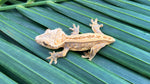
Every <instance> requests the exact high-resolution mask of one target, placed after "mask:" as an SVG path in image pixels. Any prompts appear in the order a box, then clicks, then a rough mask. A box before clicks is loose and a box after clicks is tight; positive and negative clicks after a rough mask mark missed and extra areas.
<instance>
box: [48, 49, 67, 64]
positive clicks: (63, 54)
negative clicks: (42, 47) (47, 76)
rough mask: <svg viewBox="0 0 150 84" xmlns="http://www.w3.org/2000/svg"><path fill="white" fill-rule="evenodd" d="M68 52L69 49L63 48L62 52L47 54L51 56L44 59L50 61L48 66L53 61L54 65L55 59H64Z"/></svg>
mask: <svg viewBox="0 0 150 84" xmlns="http://www.w3.org/2000/svg"><path fill="white" fill-rule="evenodd" d="M68 51H69V48H64V50H63V51H61V52H55V51H53V52H49V53H50V55H51V56H50V57H47V58H46V59H51V61H50V62H49V64H52V62H53V61H54V63H55V64H57V58H59V57H65V56H66V54H67V52H68Z"/></svg>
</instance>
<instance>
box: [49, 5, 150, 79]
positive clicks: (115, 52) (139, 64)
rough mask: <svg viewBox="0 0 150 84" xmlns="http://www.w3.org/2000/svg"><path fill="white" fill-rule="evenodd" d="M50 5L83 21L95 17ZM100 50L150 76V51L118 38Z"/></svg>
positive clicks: (109, 56) (60, 6)
mask: <svg viewBox="0 0 150 84" xmlns="http://www.w3.org/2000/svg"><path fill="white" fill-rule="evenodd" d="M48 5H49V6H50V7H52V8H54V9H55V10H56V11H58V12H61V13H62V14H65V15H68V16H69V17H71V18H73V19H76V20H78V21H80V22H81V21H86V22H87V20H86V19H87V18H88V19H89V18H93V17H94V16H89V15H86V14H84V13H82V12H79V11H76V10H73V9H70V8H68V7H65V6H62V5H59V4H56V3H48ZM68 11H70V12H68ZM77 16H80V17H82V18H84V19H82V20H81V18H80V20H79V18H76V17H77ZM101 18H102V17H101ZM89 20H90V19H89ZM99 21H100V20H99ZM137 31H138V30H137ZM111 32H112V31H111ZM143 34H144V33H143ZM127 39H128V38H127ZM120 46H122V47H120ZM105 49H106V50H105ZM129 50H134V51H130V52H129ZM100 52H101V54H102V55H104V56H106V57H108V58H110V59H112V60H115V61H117V62H119V63H121V64H123V65H125V66H127V67H129V68H131V69H133V70H135V71H137V72H139V73H141V74H144V75H145V76H148V77H149V76H150V75H148V74H150V72H149V71H150V68H149V67H148V66H149V61H150V59H149V55H150V53H148V52H146V51H143V50H141V49H139V48H137V47H134V46H132V45H129V44H127V43H124V42H122V41H120V40H117V39H116V42H115V43H114V44H112V45H110V46H109V48H108V47H105V48H104V49H103V50H101V51H100ZM110 52H111V53H110ZM141 55H143V56H145V57H142V58H141ZM125 59H126V60H125ZM131 60H132V61H131ZM133 60H134V61H133ZM127 61H128V62H127ZM143 68H144V69H145V68H147V70H145V71H143ZM148 68H149V69H148Z"/></svg>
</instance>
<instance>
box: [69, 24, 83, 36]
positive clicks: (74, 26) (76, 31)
mask: <svg viewBox="0 0 150 84" xmlns="http://www.w3.org/2000/svg"><path fill="white" fill-rule="evenodd" d="M79 27H80V26H79V25H78V26H77V27H76V25H75V24H73V28H69V29H70V30H72V31H73V32H72V33H71V35H77V34H79Z"/></svg>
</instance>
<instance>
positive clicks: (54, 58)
mask: <svg viewBox="0 0 150 84" xmlns="http://www.w3.org/2000/svg"><path fill="white" fill-rule="evenodd" d="M49 54H50V55H51V56H50V57H47V58H46V59H51V61H50V62H49V64H52V62H53V61H54V63H55V64H57V58H58V54H57V53H55V51H53V52H49Z"/></svg>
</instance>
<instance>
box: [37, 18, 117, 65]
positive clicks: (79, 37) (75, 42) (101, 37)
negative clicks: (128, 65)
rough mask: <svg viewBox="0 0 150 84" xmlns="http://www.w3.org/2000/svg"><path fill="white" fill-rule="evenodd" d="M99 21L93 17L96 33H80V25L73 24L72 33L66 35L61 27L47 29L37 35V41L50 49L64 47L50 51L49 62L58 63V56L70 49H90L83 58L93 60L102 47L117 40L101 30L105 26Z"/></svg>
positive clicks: (63, 54) (92, 25)
mask: <svg viewBox="0 0 150 84" xmlns="http://www.w3.org/2000/svg"><path fill="white" fill-rule="evenodd" d="M97 21H98V19H95V20H93V19H91V22H92V24H90V26H91V27H92V30H93V32H94V33H84V34H79V25H78V26H77V27H76V26H75V24H73V28H70V30H72V31H73V32H72V34H71V35H66V34H65V33H64V32H63V31H62V30H61V29H60V28H57V29H54V30H50V29H47V30H46V31H45V32H44V33H43V34H41V35H39V36H36V38H35V41H36V42H37V43H38V44H40V45H42V46H44V47H47V48H49V49H58V48H61V47H63V48H64V49H63V51H61V52H55V51H53V52H49V53H50V55H51V56H50V57H47V59H51V61H50V62H49V64H52V62H53V61H54V63H55V64H56V63H57V58H59V57H65V56H66V54H67V52H68V51H69V50H72V51H86V50H90V51H89V52H87V53H85V55H82V58H89V60H90V61H91V60H92V59H93V58H94V56H95V55H96V53H97V52H98V51H99V50H100V49H101V48H103V47H104V46H106V45H109V44H111V43H113V42H115V39H114V38H113V37H111V36H108V35H105V34H103V33H102V32H101V30H100V28H101V27H103V24H101V25H99V24H98V23H97Z"/></svg>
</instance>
